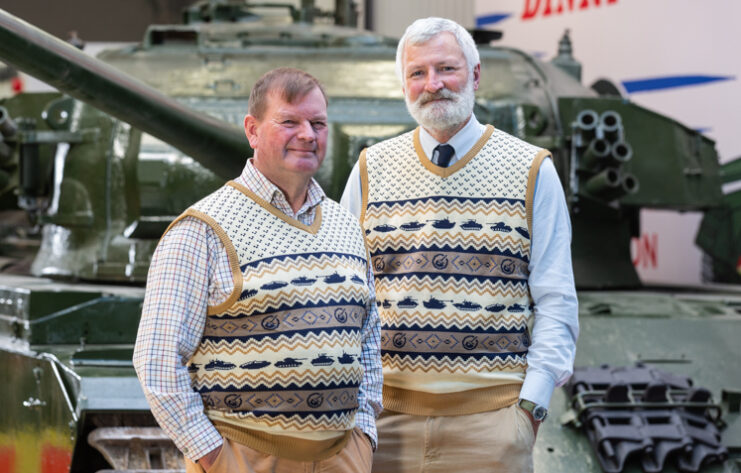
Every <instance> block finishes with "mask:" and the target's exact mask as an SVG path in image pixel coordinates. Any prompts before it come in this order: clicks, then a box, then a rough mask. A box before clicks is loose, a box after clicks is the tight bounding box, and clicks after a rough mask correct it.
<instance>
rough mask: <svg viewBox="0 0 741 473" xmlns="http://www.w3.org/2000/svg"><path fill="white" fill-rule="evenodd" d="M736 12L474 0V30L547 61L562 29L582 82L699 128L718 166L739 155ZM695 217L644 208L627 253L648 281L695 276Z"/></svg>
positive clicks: (740, 72) (648, 2)
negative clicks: (495, 34) (608, 87)
mask: <svg viewBox="0 0 741 473" xmlns="http://www.w3.org/2000/svg"><path fill="white" fill-rule="evenodd" d="M739 18H741V2H739V1H736V0H704V1H702V2H698V1H680V0H476V23H477V26H478V27H479V28H489V29H495V30H500V31H502V32H503V33H504V37H503V38H502V40H501V41H500V42H499V43H498V44H501V45H504V46H512V47H516V48H518V49H522V50H524V51H526V52H529V53H531V54H533V55H535V56H537V57H539V58H540V59H543V60H550V59H551V58H553V57H554V56H555V55H556V53H557V48H558V41H559V39H560V38H561V37H562V35H563V33H564V31H566V30H567V29H568V30H569V31H570V37H571V41H572V45H573V49H574V57H575V58H576V59H577V60H578V61H580V62H581V63H582V82H583V83H584V84H585V85H587V86H589V85H591V84H592V83H594V82H595V81H596V80H598V79H602V78H606V79H609V80H610V81H612V82H613V83H615V84H617V85H618V86H619V87H621V88H622V89H623V90H624V92H625V93H626V95H627V96H628V97H629V98H630V100H631V101H633V102H634V103H636V104H639V105H641V106H643V107H646V108H649V109H652V110H655V111H657V112H659V113H662V114H664V115H667V116H669V117H671V118H674V119H676V120H678V121H680V122H681V123H683V124H684V125H686V126H688V127H689V128H693V129H696V130H700V131H702V132H703V133H704V134H705V135H707V136H708V137H710V138H711V139H713V140H715V141H716V148H717V150H718V153H719V155H720V158H721V162H724V161H727V160H730V159H733V158H736V157H739V156H741V133H739V124H741V52H739V47H741V35H739V34H738V32H737V28H738V19H739ZM734 31H736V33H734ZM699 221H700V216H699V214H691V215H688V214H685V215H680V214H672V213H668V212H664V211H661V212H659V211H653V210H644V211H643V212H642V215H641V233H642V235H641V238H640V239H636V240H635V241H634V242H633V257H634V263H635V264H636V268H637V269H638V272H639V274H640V275H641V278H642V279H643V280H644V281H652V282H668V283H693V282H699V281H700V259H701V253H700V251H699V250H698V249H697V248H695V247H694V244H693V241H694V236H695V233H696V230H697V225H698V223H699ZM678 235H679V236H678Z"/></svg>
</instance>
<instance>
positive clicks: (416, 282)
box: [376, 274, 528, 312]
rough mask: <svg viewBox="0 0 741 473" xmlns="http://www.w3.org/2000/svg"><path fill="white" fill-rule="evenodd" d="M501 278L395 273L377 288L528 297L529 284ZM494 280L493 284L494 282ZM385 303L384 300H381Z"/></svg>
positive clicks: (493, 309)
mask: <svg viewBox="0 0 741 473" xmlns="http://www.w3.org/2000/svg"><path fill="white" fill-rule="evenodd" d="M505 281H506V280H499V281H496V280H495V281H490V280H483V281H478V280H476V279H474V278H464V277H461V279H460V280H456V279H453V278H447V279H445V280H444V281H442V280H440V278H435V277H433V276H431V275H424V276H420V275H419V274H417V275H414V276H411V275H405V274H402V275H398V276H397V275H393V277H386V278H383V279H381V280H379V281H378V284H376V289H377V290H378V289H379V288H380V290H382V291H383V292H388V291H391V290H393V289H394V288H396V287H400V286H403V287H404V289H405V290H408V291H413V292H422V291H427V292H440V291H448V292H450V293H451V294H454V295H456V296H461V295H467V294H475V295H477V296H491V295H493V296H501V297H514V298H520V297H526V296H527V294H528V288H527V284H524V283H522V284H507V283H508V282H509V281H506V282H505ZM492 282H493V284H492ZM379 303H383V301H379ZM422 305H423V306H424V307H426V308H434V307H435V306H436V305H437V303H436V302H435V301H434V300H428V301H423V302H422ZM390 307H391V306H390V302H389V303H388V304H384V308H386V309H388V308H390ZM503 309H504V307H502V308H497V306H494V305H491V306H487V309H486V310H488V311H491V312H501V311H502V310H503Z"/></svg>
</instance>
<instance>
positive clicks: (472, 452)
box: [373, 404, 535, 473]
mask: <svg viewBox="0 0 741 473" xmlns="http://www.w3.org/2000/svg"><path fill="white" fill-rule="evenodd" d="M376 426H377V427H378V449H377V450H376V453H375V455H374V456H373V473H451V472H466V473H493V472H496V473H505V472H506V473H523V472H526V473H530V472H532V471H533V445H534V444H535V437H534V435H533V426H532V424H531V423H530V419H529V418H528V416H527V414H526V413H525V412H524V411H523V410H522V409H520V408H519V407H518V406H517V405H516V404H515V405H512V406H510V407H505V408H502V409H499V410H496V411H491V412H482V413H479V414H470V415H462V416H437V417H426V416H413V415H409V414H400V413H397V412H387V411H384V412H383V413H382V414H381V416H380V417H379V418H378V421H377V422H376Z"/></svg>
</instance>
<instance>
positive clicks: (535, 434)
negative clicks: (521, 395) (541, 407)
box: [517, 406, 540, 439]
mask: <svg viewBox="0 0 741 473" xmlns="http://www.w3.org/2000/svg"><path fill="white" fill-rule="evenodd" d="M517 408H518V409H520V410H521V411H522V412H524V413H525V414H527V418H528V419H530V424H532V426H533V439H537V438H538V428H539V427H540V422H536V421H535V419H533V415H532V414H531V413H530V411H526V410H525V409H523V408H522V407H519V406H518V407H517Z"/></svg>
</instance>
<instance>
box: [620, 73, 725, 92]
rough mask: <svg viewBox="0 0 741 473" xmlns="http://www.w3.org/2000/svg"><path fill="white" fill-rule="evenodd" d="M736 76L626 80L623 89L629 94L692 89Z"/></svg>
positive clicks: (689, 76) (692, 76)
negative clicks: (694, 86)
mask: <svg viewBox="0 0 741 473" xmlns="http://www.w3.org/2000/svg"><path fill="white" fill-rule="evenodd" d="M735 79H736V77H734V76H703V75H687V76H665V77H653V78H650V79H635V80H624V81H623V87H625V90H626V91H627V92H628V93H629V94H633V93H636V92H650V91H652V90H664V89H674V88H677V87H691V86H693V85H702V84H708V83H710V82H718V81H724V80H735Z"/></svg>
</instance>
